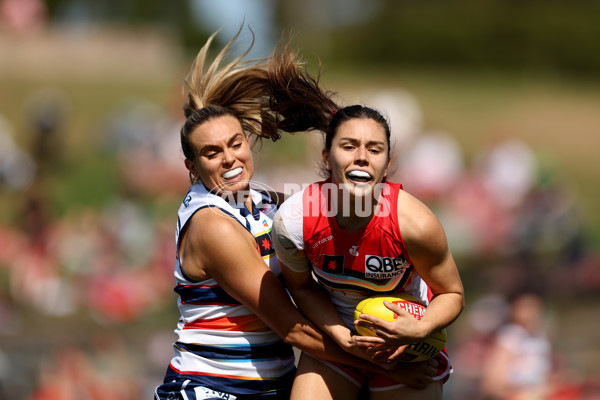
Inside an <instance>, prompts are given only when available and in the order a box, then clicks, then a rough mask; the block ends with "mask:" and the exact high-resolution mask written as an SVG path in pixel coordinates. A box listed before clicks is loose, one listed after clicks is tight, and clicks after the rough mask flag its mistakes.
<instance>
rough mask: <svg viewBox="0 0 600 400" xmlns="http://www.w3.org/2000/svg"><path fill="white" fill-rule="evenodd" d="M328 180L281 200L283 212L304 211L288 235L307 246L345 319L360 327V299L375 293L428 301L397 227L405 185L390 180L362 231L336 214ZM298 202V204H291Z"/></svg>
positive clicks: (321, 280)
mask: <svg viewBox="0 0 600 400" xmlns="http://www.w3.org/2000/svg"><path fill="white" fill-rule="evenodd" d="M328 184H330V183H329V182H327V181H325V182H318V183H314V184H312V185H310V186H308V187H306V188H305V189H304V190H303V191H301V192H299V193H296V194H295V195H294V196H292V197H290V198H289V199H288V200H287V201H286V202H285V203H284V204H283V205H282V207H281V209H280V215H282V216H283V215H290V214H294V215H298V216H299V215H302V218H301V220H300V219H296V221H291V219H293V218H291V219H290V221H286V220H285V219H284V220H283V222H284V225H285V228H286V230H287V233H288V235H289V239H290V240H291V241H292V242H293V243H294V244H295V246H296V247H297V248H298V250H303V251H304V254H305V255H306V257H307V258H308V260H309V261H310V263H311V266H312V271H313V274H314V276H315V277H316V279H317V280H318V282H319V283H320V285H321V286H322V287H323V288H325V289H326V290H327V291H328V293H329V296H330V298H331V301H332V303H333V304H334V305H335V307H336V308H337V310H338V312H339V313H340V315H341V317H342V318H343V320H344V322H345V323H346V325H347V326H348V327H349V328H350V329H351V330H352V331H353V332H355V333H356V331H355V328H354V324H353V320H354V309H355V307H356V305H357V304H358V303H359V302H360V301H361V300H363V299H364V298H366V297H369V296H373V295H376V294H384V293H395V292H408V293H410V294H411V295H413V296H414V297H416V298H418V299H420V300H421V301H422V302H423V303H424V304H428V288H427V285H426V284H425V282H424V281H423V280H422V279H421V277H420V276H419V275H418V274H417V273H416V271H415V269H414V267H413V266H412V265H411V262H410V260H409V259H408V257H407V255H406V249H405V247H404V241H403V240H402V235H401V233H400V229H399V227H398V214H397V203H398V191H399V190H401V189H402V186H401V185H400V184H395V183H386V184H385V185H384V186H383V189H382V191H381V197H380V207H378V210H377V212H376V214H375V215H374V216H373V218H372V219H371V221H370V222H369V223H368V224H367V226H365V227H364V228H362V229H360V230H359V231H357V232H347V231H345V230H343V229H341V228H340V227H339V226H338V224H337V222H336V220H335V211H333V210H332V209H331V207H332V206H331V202H330V201H329V200H328V199H329V198H330V196H329V193H332V192H331V191H329V190H328ZM330 185H331V184H330ZM333 190H336V189H333ZM296 207H297V208H299V210H298V209H296V210H294V211H291V210H290V208H296ZM300 221H301V223H298V222H300Z"/></svg>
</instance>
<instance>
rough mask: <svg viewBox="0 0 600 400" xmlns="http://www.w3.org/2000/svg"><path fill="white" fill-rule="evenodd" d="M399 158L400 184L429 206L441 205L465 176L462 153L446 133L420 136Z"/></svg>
mask: <svg viewBox="0 0 600 400" xmlns="http://www.w3.org/2000/svg"><path fill="white" fill-rule="evenodd" d="M399 159H400V165H399V170H400V176H401V177H400V178H399V179H400V180H399V181H400V182H402V184H403V185H404V187H405V189H406V190H408V191H409V192H410V193H412V194H414V195H415V196H416V197H417V198H419V199H423V201H424V202H426V203H434V204H437V203H439V201H440V200H441V199H442V198H443V196H445V195H446V194H447V193H448V191H449V190H450V189H452V187H453V186H454V185H455V184H456V183H457V182H458V180H459V179H460V177H461V176H462V175H463V173H464V161H463V154H462V150H461V148H460V146H459V145H458V143H457V142H456V139H454V138H453V137H452V136H451V135H449V134H448V133H446V132H441V131H440V132H430V133H427V134H423V135H421V136H419V137H417V138H416V139H415V140H414V142H413V143H412V145H410V146H408V148H407V149H405V150H404V151H403V155H402V156H401V157H400V158H399ZM432 160H435V162H433V161H432Z"/></svg>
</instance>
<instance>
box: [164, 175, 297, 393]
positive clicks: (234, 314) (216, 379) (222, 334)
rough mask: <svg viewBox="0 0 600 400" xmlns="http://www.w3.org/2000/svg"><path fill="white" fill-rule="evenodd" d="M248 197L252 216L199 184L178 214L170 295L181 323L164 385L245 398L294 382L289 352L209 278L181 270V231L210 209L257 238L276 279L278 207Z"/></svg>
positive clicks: (258, 196) (257, 196) (265, 199)
mask: <svg viewBox="0 0 600 400" xmlns="http://www.w3.org/2000/svg"><path fill="white" fill-rule="evenodd" d="M250 193H251V196H252V200H253V210H252V212H249V211H248V210H247V209H246V207H244V205H242V204H240V207H234V206H232V205H231V204H230V203H229V202H228V201H225V199H223V198H221V197H219V196H216V195H214V194H211V193H209V192H208V191H207V189H206V188H205V187H204V185H203V184H201V183H199V184H196V185H194V186H192V187H191V189H190V190H189V191H188V193H187V194H186V196H185V199H184V200H183V203H182V204H181V207H180V208H179V213H178V220H177V230H176V235H175V236H176V242H177V249H178V250H177V258H176V265H175V279H176V282H177V286H176V287H175V289H174V290H175V292H176V293H177V294H178V295H179V298H178V307H179V310H180V312H181V317H180V319H179V322H178V324H177V329H176V330H175V333H176V334H177V335H178V341H177V342H176V343H175V344H174V345H173V347H174V350H175V354H174V357H173V359H172V360H171V363H170V365H169V370H168V371H167V377H166V378H165V382H167V381H168V380H170V379H178V378H184V379H191V380H194V381H196V382H199V383H200V384H201V385H202V386H206V387H208V388H211V389H214V390H217V391H222V392H226V393H233V394H240V395H243V394H255V393H264V392H269V391H274V390H279V389H282V388H285V387H286V386H289V385H290V379H293V375H294V373H295V366H294V355H293V350H292V347H291V346H289V345H288V344H286V343H285V342H284V341H283V340H281V338H280V337H279V336H278V335H277V334H275V332H273V331H272V330H271V329H270V328H269V327H268V326H267V325H266V324H265V323H264V322H263V321H262V320H261V319H260V318H259V317H258V316H257V315H255V314H254V313H252V312H251V311H250V310H249V309H248V308H246V307H245V306H244V305H243V304H241V303H240V302H238V301H237V300H235V299H234V298H233V297H231V296H230V295H229V294H228V293H226V292H225V290H224V289H223V288H221V286H220V285H219V284H218V282H217V281H215V280H214V279H212V278H211V279H207V280H205V281H201V282H194V281H190V280H188V279H187V278H186V276H185V274H184V272H183V270H182V268H181V258H180V255H179V244H180V243H179V241H180V233H181V231H182V229H183V228H184V227H185V226H186V223H187V222H188V221H189V219H190V218H191V217H192V216H193V215H194V214H195V213H196V212H197V211H199V210H202V209H204V208H207V207H213V208H215V209H217V210H219V211H221V212H222V213H224V214H226V215H227V216H229V217H231V218H234V219H235V220H236V221H238V222H239V223H240V224H241V225H242V226H243V227H244V228H245V229H246V230H248V232H249V233H250V234H251V235H253V236H254V237H255V240H256V242H257V248H258V249H259V251H260V254H261V255H262V257H263V259H264V261H265V263H266V264H267V265H268V266H269V268H270V269H271V270H272V271H273V272H274V273H275V274H276V275H279V274H280V268H279V263H278V261H277V257H276V256H275V251H274V249H273V247H272V245H271V239H270V232H271V225H272V218H273V215H274V214H275V211H276V206H275V204H273V202H272V200H271V199H270V198H269V197H268V196H266V195H262V194H260V193H259V192H256V191H254V190H251V191H250ZM227 216H224V218H228V217H227ZM196 223H201V221H196ZM206 229H210V227H206ZM220 239H221V238H215V240H220ZM231 250H232V251H235V249H231ZM240 262H243V259H241V260H240Z"/></svg>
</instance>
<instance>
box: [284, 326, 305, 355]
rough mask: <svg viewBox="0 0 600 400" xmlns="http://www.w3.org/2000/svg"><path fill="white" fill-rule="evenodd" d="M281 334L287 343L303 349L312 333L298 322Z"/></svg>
mask: <svg viewBox="0 0 600 400" xmlns="http://www.w3.org/2000/svg"><path fill="white" fill-rule="evenodd" d="M280 336H281V338H282V339H283V341H284V342H286V343H287V344H289V345H291V346H294V347H297V348H299V349H300V350H303V349H304V347H305V346H306V342H307V339H308V337H309V336H310V335H309V333H308V332H307V331H306V330H305V329H303V327H302V325H299V324H296V325H294V326H293V327H292V328H291V329H289V330H288V331H287V332H285V334H283V335H280Z"/></svg>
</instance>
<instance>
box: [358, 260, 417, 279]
mask: <svg viewBox="0 0 600 400" xmlns="http://www.w3.org/2000/svg"><path fill="white" fill-rule="evenodd" d="M406 264H407V263H406V260H405V259H404V257H381V256H373V255H366V256H365V277H366V278H378V279H388V278H394V277H396V276H400V275H403V274H404V272H406V270H407V265H406Z"/></svg>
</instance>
